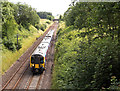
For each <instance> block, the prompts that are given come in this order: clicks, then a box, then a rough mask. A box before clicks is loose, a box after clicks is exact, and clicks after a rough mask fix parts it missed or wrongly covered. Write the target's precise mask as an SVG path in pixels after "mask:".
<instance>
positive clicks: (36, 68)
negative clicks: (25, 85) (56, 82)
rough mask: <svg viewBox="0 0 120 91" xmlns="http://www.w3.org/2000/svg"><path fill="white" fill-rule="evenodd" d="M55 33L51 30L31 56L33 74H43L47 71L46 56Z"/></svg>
mask: <svg viewBox="0 0 120 91" xmlns="http://www.w3.org/2000/svg"><path fill="white" fill-rule="evenodd" d="M53 33H54V30H50V31H49V32H48V33H47V34H46V36H45V37H44V38H43V40H42V41H41V43H40V44H39V45H38V47H37V48H36V49H35V51H34V52H33V54H32V55H31V56H30V68H31V70H32V72H33V73H35V72H43V71H44V70H45V65H46V55H47V51H48V48H49V46H50V44H51V40H52V37H53Z"/></svg>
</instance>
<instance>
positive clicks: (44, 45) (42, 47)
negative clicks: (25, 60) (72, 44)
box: [32, 30, 54, 57]
mask: <svg viewBox="0 0 120 91" xmlns="http://www.w3.org/2000/svg"><path fill="white" fill-rule="evenodd" d="M53 33H54V30H50V31H49V32H48V33H47V34H46V36H45V37H44V39H43V40H42V41H41V43H40V44H39V45H38V47H37V48H36V49H35V51H34V52H33V54H32V55H35V54H39V55H42V56H43V57H45V56H46V53H47V50H48V47H49V45H50V41H51V39H52V36H53Z"/></svg>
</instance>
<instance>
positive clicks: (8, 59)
mask: <svg viewBox="0 0 120 91" xmlns="http://www.w3.org/2000/svg"><path fill="white" fill-rule="evenodd" d="M45 22H46V20H43V21H42V23H45ZM50 25H51V24H49V25H47V28H48V27H49V26H50ZM47 28H46V30H47ZM46 30H45V31H46ZM30 31H31V32H26V31H25V32H22V33H20V34H22V35H24V34H25V35H27V36H28V37H27V38H23V39H22V40H21V44H22V48H21V49H20V50H18V51H15V52H12V51H10V50H8V49H6V48H5V46H4V45H2V51H1V54H2V62H0V69H2V70H1V71H2V72H1V73H2V74H4V73H5V72H6V71H7V70H8V69H9V67H10V66H11V65H12V64H13V63H14V62H15V61H16V60H17V59H18V58H19V57H20V56H21V55H22V54H23V53H24V52H25V51H26V50H27V49H28V48H29V47H30V46H31V45H32V44H33V43H34V42H35V40H36V37H40V36H41V35H42V34H43V31H41V30H39V31H38V30H37V29H36V28H34V27H33V26H31V27H30Z"/></svg>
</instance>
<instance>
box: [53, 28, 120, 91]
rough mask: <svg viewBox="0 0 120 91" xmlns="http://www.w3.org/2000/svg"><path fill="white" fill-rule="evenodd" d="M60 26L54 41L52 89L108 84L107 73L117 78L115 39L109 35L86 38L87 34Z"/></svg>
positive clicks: (116, 47)
mask: <svg viewBox="0 0 120 91" xmlns="http://www.w3.org/2000/svg"><path fill="white" fill-rule="evenodd" d="M83 33H84V32H80V31H77V30H73V28H72V26H71V27H68V28H66V29H64V30H62V29H61V31H59V32H58V33H57V34H58V42H56V55H55V63H56V64H55V68H54V74H55V75H54V77H53V85H52V88H54V89H57V88H59V89H102V88H109V87H110V85H111V76H116V78H117V79H120V74H119V73H120V70H119V69H120V67H119V64H120V62H119V61H118V48H119V46H118V44H119V43H118V41H117V39H114V40H113V39H112V38H111V37H104V38H102V39H101V38H96V39H94V40H91V41H92V42H91V44H89V42H88V35H85V36H83V37H81V35H82V34H83Z"/></svg>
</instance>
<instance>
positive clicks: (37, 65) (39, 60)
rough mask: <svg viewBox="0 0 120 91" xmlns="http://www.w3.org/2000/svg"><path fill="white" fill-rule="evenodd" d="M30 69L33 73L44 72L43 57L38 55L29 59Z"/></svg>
mask: <svg viewBox="0 0 120 91" xmlns="http://www.w3.org/2000/svg"><path fill="white" fill-rule="evenodd" d="M30 68H31V70H32V72H33V73H35V72H43V71H44V70H45V57H43V56H42V55H39V54H35V55H32V56H31V57H30Z"/></svg>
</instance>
